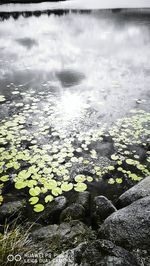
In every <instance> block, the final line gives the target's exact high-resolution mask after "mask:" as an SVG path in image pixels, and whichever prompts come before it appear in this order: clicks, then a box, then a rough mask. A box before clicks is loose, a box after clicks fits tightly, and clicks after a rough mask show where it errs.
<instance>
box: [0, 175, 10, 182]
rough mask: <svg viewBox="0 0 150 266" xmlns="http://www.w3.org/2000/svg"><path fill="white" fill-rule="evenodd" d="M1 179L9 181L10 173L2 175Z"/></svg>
mask: <svg viewBox="0 0 150 266" xmlns="http://www.w3.org/2000/svg"><path fill="white" fill-rule="evenodd" d="M0 180H1V181H2V182H7V181H8V180H9V175H4V176H2V177H0Z"/></svg>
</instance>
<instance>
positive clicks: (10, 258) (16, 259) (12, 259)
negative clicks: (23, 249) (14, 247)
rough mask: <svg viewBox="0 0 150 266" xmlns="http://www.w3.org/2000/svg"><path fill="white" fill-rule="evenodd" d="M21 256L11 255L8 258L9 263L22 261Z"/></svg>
mask: <svg viewBox="0 0 150 266" xmlns="http://www.w3.org/2000/svg"><path fill="white" fill-rule="evenodd" d="M21 259H22V258H21V255H19V254H16V255H13V254H9V255H8V256H7V261H9V262H11V261H16V262H17V261H21Z"/></svg>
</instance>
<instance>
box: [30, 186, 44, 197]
mask: <svg viewBox="0 0 150 266" xmlns="http://www.w3.org/2000/svg"><path fill="white" fill-rule="evenodd" d="M40 192H41V189H40V188H39V187H34V188H30V189H29V194H30V195H31V196H33V197H34V196H37V195H39V194H40Z"/></svg>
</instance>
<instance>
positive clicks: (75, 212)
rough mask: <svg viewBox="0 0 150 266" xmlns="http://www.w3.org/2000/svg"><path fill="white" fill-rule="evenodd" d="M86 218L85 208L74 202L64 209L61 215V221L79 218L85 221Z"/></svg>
mask: <svg viewBox="0 0 150 266" xmlns="http://www.w3.org/2000/svg"><path fill="white" fill-rule="evenodd" d="M84 218H85V209H84V207H83V206H82V205H80V204H76V203H75V204H72V205H70V206H69V207H67V208H66V209H64V210H63V211H62V213H61V215H60V221H61V222H64V221H71V220H79V221H83V220H84Z"/></svg>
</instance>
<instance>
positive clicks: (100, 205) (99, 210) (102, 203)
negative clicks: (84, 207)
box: [92, 196, 117, 224]
mask: <svg viewBox="0 0 150 266" xmlns="http://www.w3.org/2000/svg"><path fill="white" fill-rule="evenodd" d="M116 210H117V209H116V208H115V207H114V205H113V204H112V203H111V201H110V200H108V199H107V198H106V197H104V196H98V197H95V198H94V201H93V208H92V212H93V219H94V222H95V223H96V224H100V223H102V222H103V221H104V220H105V219H106V218H107V217H108V216H109V215H110V214H112V213H113V212H115V211H116Z"/></svg>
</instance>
